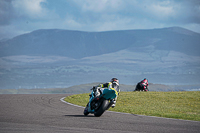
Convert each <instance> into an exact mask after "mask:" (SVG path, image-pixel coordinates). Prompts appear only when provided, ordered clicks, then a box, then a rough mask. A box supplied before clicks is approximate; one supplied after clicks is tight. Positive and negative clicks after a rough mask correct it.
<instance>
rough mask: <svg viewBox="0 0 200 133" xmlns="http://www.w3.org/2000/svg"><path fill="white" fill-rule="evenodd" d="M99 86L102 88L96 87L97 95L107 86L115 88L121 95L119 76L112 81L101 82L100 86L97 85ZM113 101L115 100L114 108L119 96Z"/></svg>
mask: <svg viewBox="0 0 200 133" xmlns="http://www.w3.org/2000/svg"><path fill="white" fill-rule="evenodd" d="M98 87H100V89H96V91H95V96H99V95H100V94H101V93H102V92H103V90H104V89H105V88H107V89H115V90H116V91H117V92H118V95H119V92H120V89H119V80H118V79H117V78H112V79H111V81H110V82H107V83H103V84H99V85H98V86H96V88H98ZM112 101H113V104H112V108H114V107H115V104H116V101H117V96H116V98H115V99H112Z"/></svg>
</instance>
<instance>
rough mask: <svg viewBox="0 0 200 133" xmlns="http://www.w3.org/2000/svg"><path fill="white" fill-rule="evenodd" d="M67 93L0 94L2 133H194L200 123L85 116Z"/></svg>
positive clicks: (113, 115) (107, 114) (109, 114)
mask: <svg viewBox="0 0 200 133" xmlns="http://www.w3.org/2000/svg"><path fill="white" fill-rule="evenodd" d="M66 96H67V94H16V95H0V133H94V132H95V133H141V132H148V133H165V132H168V133H193V132H196V133H197V132H198V133H199V132H200V122H196V121H185V120H176V119H165V118H157V117H146V116H138V115H133V114H121V113H114V112H105V113H104V114H103V115H102V116H101V117H94V115H92V114H91V115H89V116H87V117H86V116H84V115H83V108H80V107H76V106H72V105H69V104H66V103H64V102H62V101H61V100H60V99H61V98H62V97H66Z"/></svg>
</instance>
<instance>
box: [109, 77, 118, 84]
mask: <svg viewBox="0 0 200 133" xmlns="http://www.w3.org/2000/svg"><path fill="white" fill-rule="evenodd" d="M110 82H112V83H113V82H117V83H118V84H119V80H118V79H117V78H112V79H111V80H110Z"/></svg>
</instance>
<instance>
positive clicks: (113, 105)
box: [111, 99, 116, 108]
mask: <svg viewBox="0 0 200 133" xmlns="http://www.w3.org/2000/svg"><path fill="white" fill-rule="evenodd" d="M112 102H113V104H112V106H111V107H112V108H114V107H115V104H116V100H115V99H113V100H112Z"/></svg>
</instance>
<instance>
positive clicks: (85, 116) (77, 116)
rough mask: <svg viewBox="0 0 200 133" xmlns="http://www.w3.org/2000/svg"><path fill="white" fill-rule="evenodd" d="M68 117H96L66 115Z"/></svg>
mask: <svg viewBox="0 0 200 133" xmlns="http://www.w3.org/2000/svg"><path fill="white" fill-rule="evenodd" d="M64 116H66V117H95V116H93V115H88V116H85V115H64Z"/></svg>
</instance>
